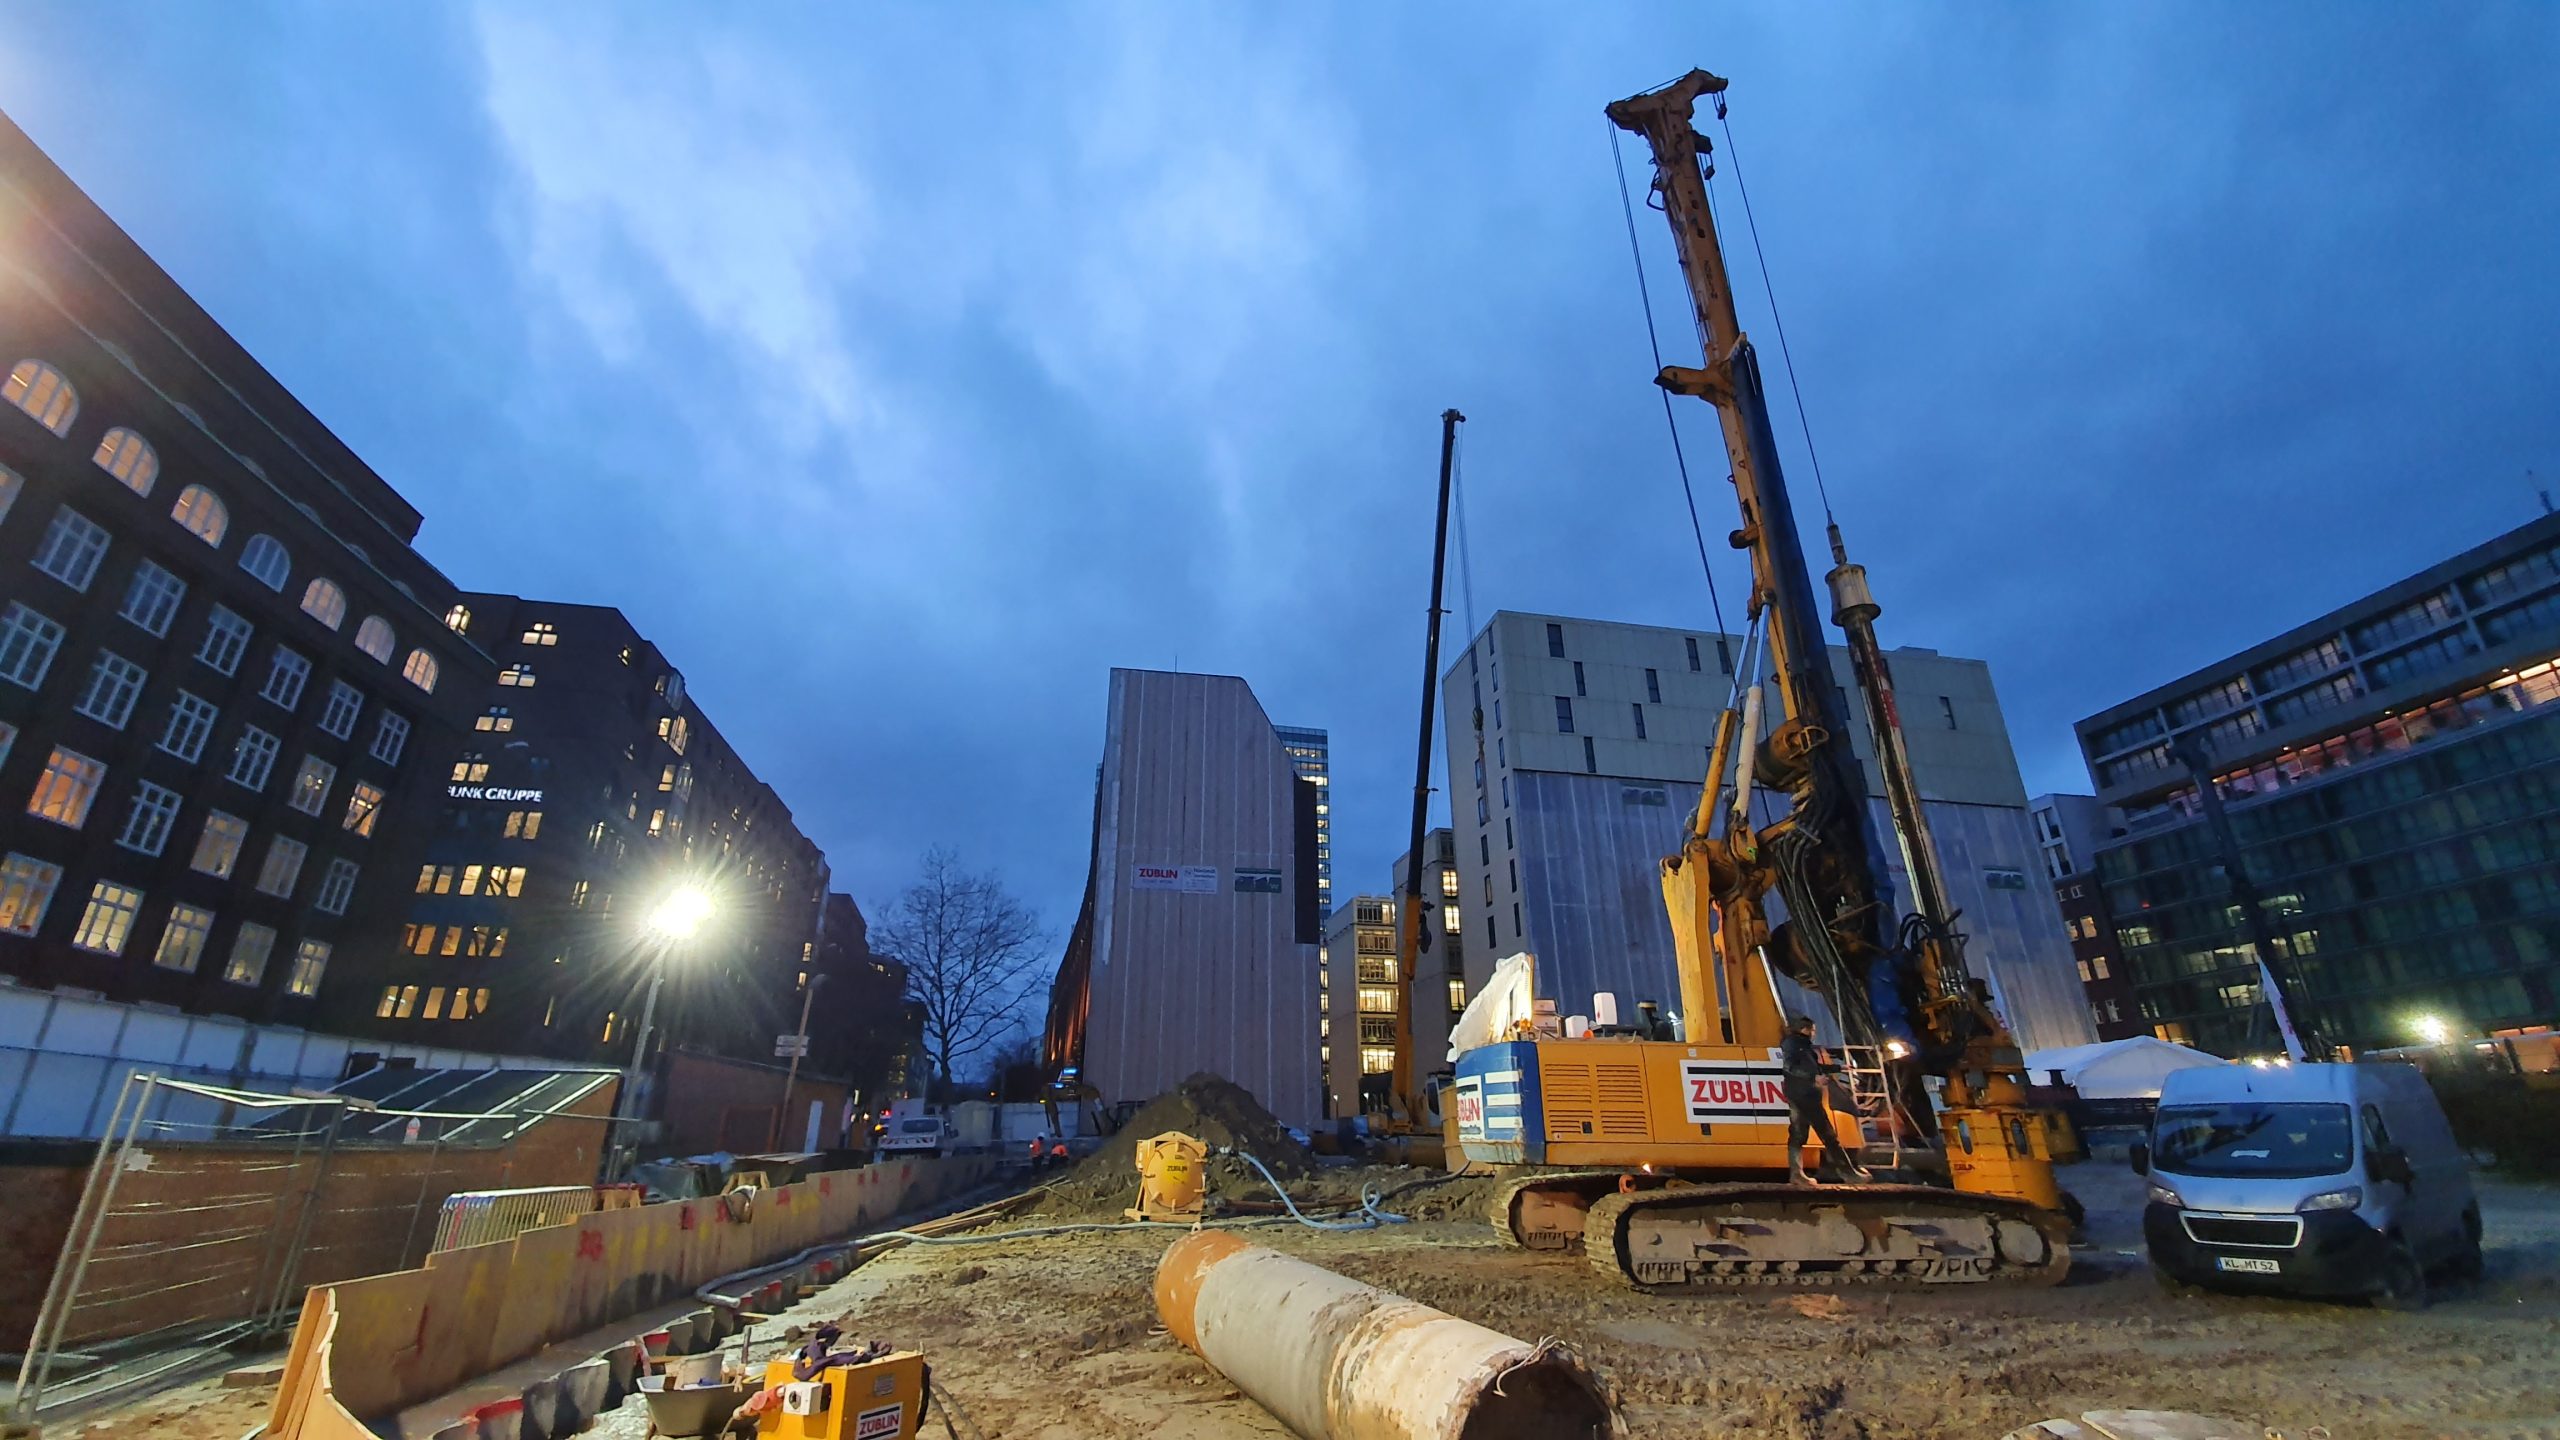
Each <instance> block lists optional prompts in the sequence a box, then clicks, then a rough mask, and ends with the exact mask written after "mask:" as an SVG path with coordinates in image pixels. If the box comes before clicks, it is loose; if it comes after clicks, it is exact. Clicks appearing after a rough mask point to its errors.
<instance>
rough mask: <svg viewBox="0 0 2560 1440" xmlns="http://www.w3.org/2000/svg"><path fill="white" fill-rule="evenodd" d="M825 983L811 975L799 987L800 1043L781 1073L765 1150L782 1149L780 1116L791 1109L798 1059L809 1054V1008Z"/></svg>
mask: <svg viewBox="0 0 2560 1440" xmlns="http://www.w3.org/2000/svg"><path fill="white" fill-rule="evenodd" d="M826 983H827V977H826V976H824V975H812V976H810V977H809V983H808V984H806V985H804V986H802V987H800V1028H799V1030H798V1031H797V1032H795V1033H796V1034H798V1036H799V1037H800V1043H799V1044H798V1045H795V1046H793V1047H792V1049H791V1068H790V1069H789V1070H787V1071H785V1072H783V1076H782V1101H781V1103H780V1104H778V1105H775V1106H774V1107H773V1128H772V1129H770V1130H767V1131H766V1132H765V1136H764V1148H765V1149H767V1150H779V1149H781V1148H782V1116H783V1113H784V1112H785V1111H788V1110H789V1109H790V1108H791V1087H792V1086H794V1085H797V1084H798V1083H800V1059H801V1057H802V1056H804V1055H806V1054H808V1053H809V1007H810V1005H811V1004H813V1003H815V1002H816V1000H817V998H818V987H819V986H821V985H824V984H826Z"/></svg>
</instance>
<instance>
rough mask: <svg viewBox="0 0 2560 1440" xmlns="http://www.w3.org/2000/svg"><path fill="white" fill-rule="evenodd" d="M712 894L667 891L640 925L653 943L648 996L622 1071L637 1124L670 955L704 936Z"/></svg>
mask: <svg viewBox="0 0 2560 1440" xmlns="http://www.w3.org/2000/svg"><path fill="white" fill-rule="evenodd" d="M712 909H713V906H712V903H711V896H710V893H709V892H707V891H705V890H704V889H703V888H702V887H701V886H699V885H679V886H677V887H676V888H675V889H673V890H670V891H668V892H667V895H666V898H664V899H662V900H660V901H659V902H658V903H657V906H656V907H655V908H654V909H652V910H650V912H649V914H648V918H647V919H645V920H644V921H642V922H641V924H642V928H643V929H644V930H646V932H647V933H648V936H649V938H650V940H651V941H652V942H654V943H652V944H651V946H650V947H649V948H650V952H651V953H650V957H649V994H648V998H647V999H645V1000H643V1001H641V1003H640V1026H639V1029H638V1030H637V1032H635V1034H634V1036H633V1039H632V1045H631V1064H630V1066H629V1067H628V1068H626V1069H625V1070H624V1071H623V1075H622V1096H623V1109H624V1110H625V1112H626V1114H625V1117H624V1118H626V1119H629V1120H633V1121H637V1120H639V1119H640V1118H641V1113H640V1074H641V1070H642V1068H643V1067H644V1066H645V1065H646V1064H647V1063H648V1058H649V1032H650V1029H651V1025H652V1022H654V1021H655V1020H656V1019H657V1017H658V987H660V986H661V985H664V984H665V983H666V980H667V952H668V951H670V950H673V949H674V948H675V947H676V946H678V945H681V944H683V943H684V942H685V941H687V940H690V939H692V938H693V937H694V936H695V935H697V934H699V933H701V930H702V926H703V923H704V922H705V921H707V920H709V919H710V918H711V912H712Z"/></svg>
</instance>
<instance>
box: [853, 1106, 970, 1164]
mask: <svg viewBox="0 0 2560 1440" xmlns="http://www.w3.org/2000/svg"><path fill="white" fill-rule="evenodd" d="M950 1140H951V1128H950V1126H949V1125H948V1124H946V1123H945V1122H944V1120H943V1118H942V1117H941V1116H939V1115H935V1114H931V1113H929V1112H928V1111H927V1110H926V1109H925V1108H924V1102H923V1101H921V1100H900V1101H898V1102H896V1103H895V1104H893V1105H891V1106H890V1107H889V1113H888V1115H887V1116H886V1117H884V1118H883V1120H882V1122H881V1129H880V1138H879V1139H878V1140H875V1141H873V1142H872V1146H871V1149H872V1153H874V1154H878V1155H939V1154H941V1153H942V1148H943V1146H944V1145H946V1144H948V1143H950Z"/></svg>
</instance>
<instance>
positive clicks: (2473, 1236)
mask: <svg viewBox="0 0 2560 1440" xmlns="http://www.w3.org/2000/svg"><path fill="white" fill-rule="evenodd" d="M2488 1268H2489V1263H2488V1261H2487V1260H2486V1259H2485V1258H2484V1257H2483V1256H2482V1255H2481V1253H2480V1207H2479V1206H2477V1205H2474V1206H2472V1207H2471V1208H2470V1209H2468V1210H2465V1211H2463V1212H2462V1244H2461V1245H2459V1246H2457V1247H2456V1248H2455V1250H2454V1252H2453V1273H2454V1274H2456V1275H2458V1276H2460V1277H2461V1278H2463V1279H2465V1280H2477V1279H2479V1278H2480V1276H2481V1274H2482V1272H2484V1271H2486V1270H2487V1269H2488Z"/></svg>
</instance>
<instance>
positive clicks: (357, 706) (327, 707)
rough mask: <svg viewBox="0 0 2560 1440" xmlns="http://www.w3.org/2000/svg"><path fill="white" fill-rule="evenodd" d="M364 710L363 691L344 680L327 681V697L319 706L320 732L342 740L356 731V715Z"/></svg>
mask: <svg viewBox="0 0 2560 1440" xmlns="http://www.w3.org/2000/svg"><path fill="white" fill-rule="evenodd" d="M363 712H364V692H363V691H361V690H358V689H357V688H356V687H354V686H353V685H350V684H348V683H347V682H346V681H344V680H332V681H330V682H329V698H328V700H327V701H326V702H325V703H323V704H322V705H321V707H320V730H321V733H323V734H326V735H330V736H333V737H335V738H337V739H340V740H344V739H346V738H347V737H348V736H350V735H353V734H354V733H356V717H357V716H358V715H360V714H362V713H363Z"/></svg>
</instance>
